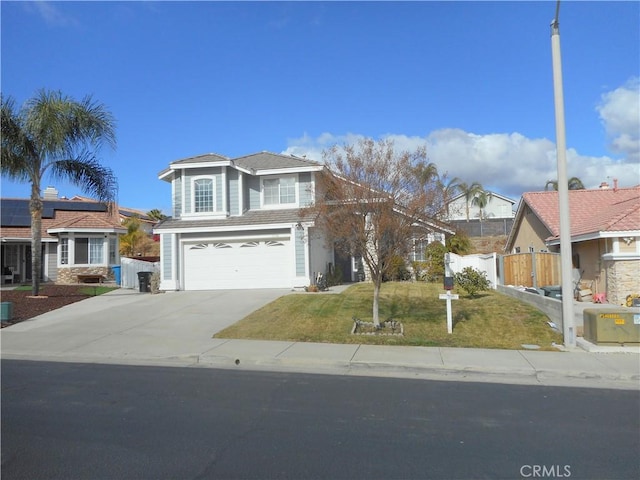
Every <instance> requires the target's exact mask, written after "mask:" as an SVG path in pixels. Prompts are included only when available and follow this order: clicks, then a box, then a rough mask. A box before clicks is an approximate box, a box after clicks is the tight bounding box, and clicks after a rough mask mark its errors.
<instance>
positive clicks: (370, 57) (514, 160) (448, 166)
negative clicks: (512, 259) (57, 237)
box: [0, 1, 640, 212]
mask: <svg viewBox="0 0 640 480" xmlns="http://www.w3.org/2000/svg"><path fill="white" fill-rule="evenodd" d="M0 8H1V22H2V24H1V27H2V33H1V41H2V44H1V48H2V57H1V62H2V65H1V66H2V73H1V82H2V94H3V95H5V96H8V95H10V96H13V97H14V98H15V100H16V102H17V103H18V104H22V103H23V102H24V101H25V100H27V99H28V98H29V97H31V96H33V95H34V93H35V92H36V91H37V90H38V89H40V88H47V89H52V90H61V91H62V92H63V93H65V94H68V95H71V96H73V97H75V98H78V99H80V98H82V97H83V96H84V95H86V94H92V95H93V97H94V99H95V100H98V101H100V102H102V103H104V104H105V105H107V107H108V108H109V109H110V110H111V111H112V113H113V114H114V116H115V117H116V119H117V138H118V147H117V149H116V150H115V151H109V150H102V151H101V152H100V156H101V158H102V160H103V162H104V164H106V165H108V166H110V167H111V168H112V169H113V170H114V172H115V174H116V175H117V177H118V179H119V202H120V203H121V204H122V205H125V206H128V207H132V208H139V209H142V210H145V211H146V210H149V209H152V208H160V209H162V210H164V211H165V212H169V211H170V186H169V184H166V183H165V182H162V181H160V180H158V178H157V174H158V172H159V171H161V170H162V169H164V168H166V167H167V166H168V165H169V163H170V162H172V161H174V160H179V159H182V158H186V157H189V156H193V155H198V154H202V153H208V152H215V153H219V154H222V155H226V156H230V157H236V156H241V155H245V154H250V153H255V152H258V151H262V150H267V151H272V152H276V153H280V152H283V153H293V154H296V155H307V157H308V158H312V159H317V160H322V155H321V152H322V151H323V150H324V149H326V148H328V147H330V146H331V145H333V144H336V143H337V144H344V143H347V142H353V141H356V140H357V139H358V138H359V137H362V136H366V137H373V138H376V139H379V138H387V137H389V138H392V139H394V141H395V143H396V146H397V147H398V148H399V149H411V148H414V147H416V146H418V145H421V144H426V145H427V151H428V155H429V159H430V161H432V162H434V163H436V164H437V165H438V168H439V170H440V171H441V172H447V173H448V175H449V176H450V177H451V176H457V177H459V178H461V179H462V180H464V181H467V182H473V181H479V182H481V183H482V184H483V185H484V186H485V188H487V189H491V190H493V191H496V192H498V193H501V194H503V195H507V196H509V197H512V198H514V199H517V198H518V197H519V196H520V195H521V194H522V192H525V191H532V190H542V189H543V188H544V185H545V183H546V181H547V180H550V179H555V178H556V177H557V173H556V162H555V120H554V104H553V77H552V67H551V40H550V28H549V24H550V22H551V20H552V19H553V16H554V14H555V2H550V1H542V2H515V1H514V2H403V3H399V2H294V3H281V2H260V3H253V2H10V1H2V2H1V4H0ZM639 25H640V3H639V2H635V1H634V2H609V1H607V2H568V1H565V2H562V5H561V10H560V33H561V47H562V63H563V75H564V95H565V115H566V126H567V147H568V170H569V176H574V175H575V176H578V177H580V178H581V179H582V180H583V182H584V183H585V184H586V185H587V186H588V187H597V186H598V185H599V184H600V182H603V181H608V182H609V183H610V184H611V183H612V182H613V179H614V178H617V179H619V184H620V185H621V186H631V185H636V184H638V183H640V140H639V138H638V137H639V131H640V125H639V124H640V113H639V110H640V106H639V103H640V100H639V98H640V95H639V80H638V77H639V76H640V31H639ZM49 183H51V182H49V181H47V180H45V182H44V185H43V186H46V185H47V184H49ZM55 186H56V187H57V188H58V190H59V191H60V194H61V195H65V196H67V197H70V196H73V195H75V194H80V193H81V191H80V190H79V189H78V188H77V187H75V186H72V185H67V184H60V183H58V184H56V185H55ZM28 195H29V187H28V185H21V184H15V183H13V182H10V181H8V180H7V179H6V178H4V177H3V178H2V196H3V197H26V196H28Z"/></svg>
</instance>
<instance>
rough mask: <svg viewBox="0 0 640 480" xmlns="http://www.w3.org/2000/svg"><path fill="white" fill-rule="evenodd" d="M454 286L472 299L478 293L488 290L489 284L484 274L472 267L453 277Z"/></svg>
mask: <svg viewBox="0 0 640 480" xmlns="http://www.w3.org/2000/svg"><path fill="white" fill-rule="evenodd" d="M454 278H455V282H456V284H457V285H458V286H459V287H460V288H462V289H463V290H464V291H465V292H467V293H468V294H469V295H470V296H472V297H474V296H475V295H476V294H477V293H478V292H482V291H484V290H488V289H489V287H490V286H491V284H490V283H489V279H488V278H487V274H486V273H485V272H481V271H480V270H478V269H475V268H472V267H466V268H464V269H463V270H462V271H461V272H458V273H456V274H455V276H454Z"/></svg>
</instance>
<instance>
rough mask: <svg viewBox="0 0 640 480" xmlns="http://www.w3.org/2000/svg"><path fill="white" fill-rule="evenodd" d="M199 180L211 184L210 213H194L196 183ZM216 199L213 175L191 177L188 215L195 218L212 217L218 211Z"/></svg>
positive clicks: (214, 177)
mask: <svg viewBox="0 0 640 480" xmlns="http://www.w3.org/2000/svg"><path fill="white" fill-rule="evenodd" d="M199 180H209V181H210V182H211V210H210V211H206V212H196V182H197V181H199ZM216 198H217V190H216V176H215V175H198V176H195V177H191V213H190V215H195V216H202V215H214V214H215V213H216V212H217V211H218V205H217V202H216Z"/></svg>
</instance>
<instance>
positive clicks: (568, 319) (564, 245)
mask: <svg viewBox="0 0 640 480" xmlns="http://www.w3.org/2000/svg"><path fill="white" fill-rule="evenodd" d="M559 14H560V0H558V1H557V3H556V16H555V18H554V19H553V22H551V57H552V60H553V94H554V103H555V114H556V156H557V160H558V204H559V207H560V264H561V270H562V327H563V335H564V345H565V347H575V346H576V336H575V328H574V318H573V279H572V269H573V265H572V258H571V257H572V254H571V220H570V217H569V184H568V178H567V142H566V137H565V123H564V96H563V91H562V61H561V58H560V23H559V22H558V16H559Z"/></svg>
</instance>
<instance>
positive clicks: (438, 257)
mask: <svg viewBox="0 0 640 480" xmlns="http://www.w3.org/2000/svg"><path fill="white" fill-rule="evenodd" d="M445 253H447V248H446V247H445V246H444V245H442V244H441V243H440V242H431V243H430V244H429V245H427V248H425V249H424V259H425V261H424V265H425V268H424V270H423V274H422V276H423V277H424V280H425V281H427V282H435V281H437V280H441V279H442V278H443V277H444V254H445Z"/></svg>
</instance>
